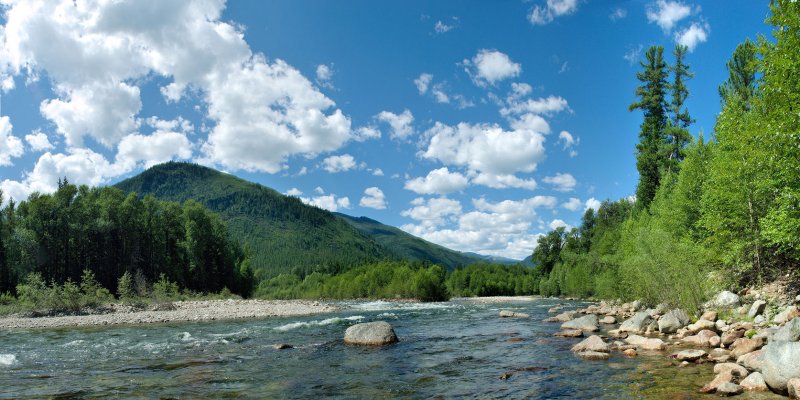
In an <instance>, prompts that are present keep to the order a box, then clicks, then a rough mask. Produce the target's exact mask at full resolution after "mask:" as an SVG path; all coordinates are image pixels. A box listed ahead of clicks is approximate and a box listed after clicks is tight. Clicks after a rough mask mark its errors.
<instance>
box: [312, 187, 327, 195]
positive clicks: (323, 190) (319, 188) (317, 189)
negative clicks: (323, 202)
mask: <svg viewBox="0 0 800 400" xmlns="http://www.w3.org/2000/svg"><path fill="white" fill-rule="evenodd" d="M314 193H316V194H325V189H323V188H321V187H319V186H317V187H315V188H314Z"/></svg>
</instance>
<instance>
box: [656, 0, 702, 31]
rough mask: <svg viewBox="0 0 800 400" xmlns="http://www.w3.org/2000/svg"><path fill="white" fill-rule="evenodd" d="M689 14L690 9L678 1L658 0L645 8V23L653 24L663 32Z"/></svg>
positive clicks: (669, 29)
mask: <svg viewBox="0 0 800 400" xmlns="http://www.w3.org/2000/svg"><path fill="white" fill-rule="evenodd" d="M691 14H692V8H691V7H690V6H688V5H686V4H684V3H682V2H680V1H668V0H658V1H656V2H655V3H651V4H649V5H648V6H647V21H648V22H650V23H653V22H655V23H656V24H658V26H660V27H661V29H663V30H664V32H669V31H671V30H672V28H673V27H674V26H675V24H677V23H678V22H680V21H681V20H682V19H684V18H686V17H688V16H689V15H691Z"/></svg>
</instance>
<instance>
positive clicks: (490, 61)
mask: <svg viewBox="0 0 800 400" xmlns="http://www.w3.org/2000/svg"><path fill="white" fill-rule="evenodd" d="M463 65H464V67H465V69H466V71H467V73H468V74H469V75H470V77H471V78H472V80H473V82H475V84H476V85H478V86H481V87H484V86H486V85H487V84H488V85H494V84H495V83H497V82H500V81H502V80H505V79H508V78H513V77H516V76H519V74H520V72H522V66H521V65H520V64H518V63H515V62H513V61H511V58H509V57H508V55H506V54H505V53H501V52H499V51H497V50H489V49H481V50H479V51H478V54H476V55H475V56H474V57H472V60H464V61H463Z"/></svg>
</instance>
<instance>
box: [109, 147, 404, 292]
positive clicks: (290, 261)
mask: <svg viewBox="0 0 800 400" xmlns="http://www.w3.org/2000/svg"><path fill="white" fill-rule="evenodd" d="M114 186H115V187H117V188H119V189H121V190H122V191H124V192H136V193H138V194H139V195H148V194H152V195H154V196H155V197H156V198H159V199H161V200H169V201H176V202H184V201H186V200H194V201H197V202H199V203H201V204H203V205H204V206H206V207H207V208H209V209H210V210H212V211H214V212H216V213H218V214H219V215H220V216H221V217H222V219H223V220H225V221H226V222H227V223H228V229H229V231H230V233H231V235H232V236H233V237H234V238H235V239H237V240H239V241H240V242H242V243H244V246H245V249H246V251H249V252H250V258H251V261H252V266H253V269H254V270H255V271H256V274H257V277H259V278H264V277H270V276H275V275H277V274H280V273H285V272H295V273H299V272H302V273H310V272H313V271H324V272H331V273H335V272H339V271H341V270H343V269H344V268H346V267H349V266H352V265H357V264H361V263H364V262H369V261H375V260H381V259H389V258H395V257H394V255H393V254H391V253H390V252H389V251H387V250H386V249H385V248H384V247H382V246H381V245H379V244H378V243H377V242H376V241H375V240H373V239H372V238H370V237H369V236H367V235H365V234H363V233H361V232H359V231H358V230H357V229H355V228H354V227H353V226H351V225H350V224H348V223H347V222H345V221H344V220H343V219H341V218H338V217H336V216H335V215H333V214H332V213H330V212H328V211H325V210H322V209H319V208H317V207H312V206H308V205H306V204H303V203H302V202H301V201H300V200H299V199H297V198H296V197H290V196H284V195H283V194H281V193H279V192H277V191H275V190H273V189H270V188H267V187H264V186H261V185H259V184H256V183H252V182H247V181H245V180H243V179H240V178H237V177H235V176H233V175H229V174H225V173H222V172H219V171H217V170H214V169H211V168H207V167H203V166H200V165H196V164H189V163H178V162H170V163H166V164H160V165H157V166H154V167H152V168H150V169H148V170H146V171H144V172H142V173H141V174H139V175H137V176H134V177H132V178H129V179H126V180H124V181H122V182H119V183H117V184H116V185H114Z"/></svg>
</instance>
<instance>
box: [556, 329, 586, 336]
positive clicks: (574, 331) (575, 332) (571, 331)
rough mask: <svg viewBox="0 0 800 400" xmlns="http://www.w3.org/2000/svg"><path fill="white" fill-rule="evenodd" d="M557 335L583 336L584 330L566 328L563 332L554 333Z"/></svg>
mask: <svg viewBox="0 0 800 400" xmlns="http://www.w3.org/2000/svg"><path fill="white" fill-rule="evenodd" d="M553 336H556V337H573V338H576V337H581V336H583V331H582V330H580V329H565V330H563V331H561V332H556V333H554V334H553Z"/></svg>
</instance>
